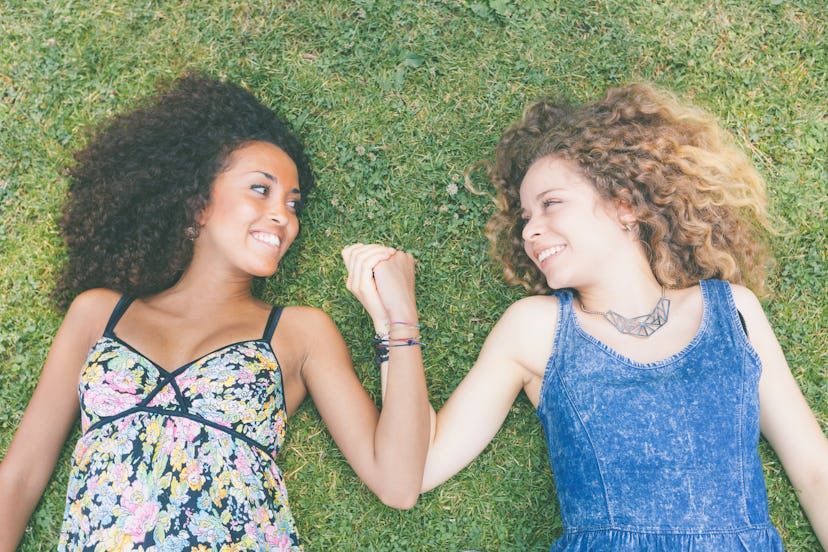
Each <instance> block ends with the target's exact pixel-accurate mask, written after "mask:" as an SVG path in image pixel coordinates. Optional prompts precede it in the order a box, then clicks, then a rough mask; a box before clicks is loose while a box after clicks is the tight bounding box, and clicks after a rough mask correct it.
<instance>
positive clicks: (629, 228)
mask: <svg viewBox="0 0 828 552" xmlns="http://www.w3.org/2000/svg"><path fill="white" fill-rule="evenodd" d="M624 232H632V226H631V225H630V224H629V223H627V224H625V225H624Z"/></svg>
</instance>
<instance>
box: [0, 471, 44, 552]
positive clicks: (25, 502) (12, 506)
mask: <svg viewBox="0 0 828 552" xmlns="http://www.w3.org/2000/svg"><path fill="white" fill-rule="evenodd" d="M31 487H32V485H31V482H30V481H27V480H25V479H23V478H22V477H18V476H15V475H13V474H11V473H9V470H8V469H4V467H3V466H2V465H0V527H2V530H0V552H14V551H15V550H16V549H17V546H18V544H19V543H20V539H21V538H22V537H23V533H24V532H25V530H26V525H27V524H28V522H29V518H30V517H31V515H32V512H33V511H34V509H35V507H36V506H37V502H38V500H39V499H40V495H41V494H42V488H41V490H40V492H38V490H37V489H32V488H31ZM41 487H42V486H41Z"/></svg>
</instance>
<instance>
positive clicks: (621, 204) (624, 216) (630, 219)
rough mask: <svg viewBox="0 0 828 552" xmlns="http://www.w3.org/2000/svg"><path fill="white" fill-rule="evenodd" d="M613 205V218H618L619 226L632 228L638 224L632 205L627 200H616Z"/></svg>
mask: <svg viewBox="0 0 828 552" xmlns="http://www.w3.org/2000/svg"><path fill="white" fill-rule="evenodd" d="M613 203H614V204H615V216H616V217H618V222H619V223H620V224H621V226H625V227H627V226H634V225H635V224H636V223H638V219H637V218H636V216H635V213H634V212H633V208H632V205H631V204H630V202H629V201H628V200H626V199H616V200H615V201H614V202H613Z"/></svg>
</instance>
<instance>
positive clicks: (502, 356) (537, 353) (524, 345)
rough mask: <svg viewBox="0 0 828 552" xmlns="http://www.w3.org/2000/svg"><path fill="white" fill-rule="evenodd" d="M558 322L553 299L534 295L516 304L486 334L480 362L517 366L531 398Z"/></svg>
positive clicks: (548, 353)
mask: <svg viewBox="0 0 828 552" xmlns="http://www.w3.org/2000/svg"><path fill="white" fill-rule="evenodd" d="M557 322H558V299H557V298H556V297H554V296H550V295H533V296H531V297H526V298H524V299H521V300H519V301H516V302H515V303H513V304H512V305H511V306H510V307H509V308H508V309H506V312H504V313H503V316H502V317H501V318H500V320H499V321H498V322H497V325H495V327H494V329H493V330H492V332H491V333H490V334H489V337H488V338H487V340H486V343H485V344H484V348H483V349H484V350H483V351H482V352H481V359H482V360H488V361H491V360H494V361H496V362H497V363H498V364H499V365H501V366H510V365H511V366H515V367H519V369H520V372H521V373H522V374H523V375H522V376H521V379H522V380H523V382H524V388H525V389H526V391H527V394H529V395H530V399H532V398H533V396H534V395H536V394H537V391H536V390H535V389H534V388H535V387H536V386H537V385H536V384H539V382H540V379H541V378H542V377H543V373H544V367H545V366H546V362H547V360H548V359H549V356H550V355H551V354H552V347H553V344H554V340H555V329H556V327H557Z"/></svg>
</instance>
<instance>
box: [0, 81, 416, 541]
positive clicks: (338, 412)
mask: <svg viewBox="0 0 828 552" xmlns="http://www.w3.org/2000/svg"><path fill="white" fill-rule="evenodd" d="M312 185H313V175H312V173H311V168H310V164H309V161H308V158H307V156H306V154H305V152H304V148H303V146H302V144H301V143H300V142H299V141H298V140H297V138H296V137H295V136H294V135H293V133H292V131H291V130H290V128H289V127H288V125H287V124H286V123H285V122H284V121H282V120H281V119H280V118H279V117H277V116H276V115H275V114H274V113H273V112H272V111H271V110H270V109H268V108H267V107H265V106H264V105H262V104H261V103H260V102H259V101H258V100H257V99H256V98H255V97H253V96H252V95H251V94H250V93H248V92H247V91H245V90H243V89H242V88H240V87H238V86H235V85H232V84H229V83H225V82H221V81H219V80H215V79H212V78H209V77H207V76H203V75H198V74H192V75H188V76H185V77H184V78H181V79H179V80H178V81H176V82H175V83H174V85H173V86H172V87H170V88H169V89H167V90H165V91H163V92H160V93H159V94H157V95H155V96H153V97H151V98H149V100H148V101H146V102H145V103H144V104H143V105H142V106H140V107H138V108H137V109H135V110H133V111H130V112H128V113H126V114H122V115H119V116H116V117H114V118H113V119H112V120H111V121H109V122H108V123H107V124H106V125H105V126H103V127H102V128H101V130H100V131H98V132H97V133H96V134H95V136H94V137H93V139H92V140H91V142H90V143H89V144H88V145H87V146H86V147H85V148H84V149H83V150H82V151H80V152H79V153H78V154H77V155H76V164H75V165H74V167H73V168H72V169H71V171H70V187H69V198H68V201H67V203H66V207H65V210H64V212H63V216H62V218H61V222H60V223H61V228H62V229H63V232H64V235H65V239H66V246H67V250H68V261H67V264H66V268H65V271H64V273H63V277H62V279H61V281H60V283H59V286H58V290H57V293H58V295H59V297H60V298H61V299H62V300H64V301H65V302H68V301H69V300H70V299H72V298H73V297H74V299H73V300H72V301H71V306H70V307H69V309H68V312H67V314H66V317H65V319H64V321H63V323H62V325H61V327H60V330H59V331H58V333H57V335H56V337H55V340H54V342H53V344H52V348H51V350H50V352H49V355H48V358H47V360H46V364H45V366H44V368H43V372H42V375H41V378H40V381H39V383H38V386H37V388H36V390H35V392H34V395H33V397H32V399H31V402H30V403H29V406H28V407H27V409H26V412H25V413H24V415H23V419H22V421H21V424H20V428H19V429H18V431H17V434H16V435H15V438H14V440H13V442H12V444H11V446H10V447H9V449H8V452H7V454H6V457H5V459H4V460H3V462H2V464H0V519H2V527H3V529H2V531H0V550H3V551H6V550H13V549H14V547H15V545H16V544H17V543H18V541H19V539H20V537H21V535H22V533H23V531H24V529H25V527H26V523H27V520H28V518H29V516H30V515H31V513H32V511H33V509H34V507H35V505H36V504H37V501H38V499H39V497H40V495H41V493H42V492H43V489H44V487H45V485H46V483H47V482H48V480H49V477H50V475H51V473H52V470H53V469H54V466H55V463H56V462H57V459H58V456H59V453H60V450H61V448H62V445H63V442H64V441H65V439H66V437H67V435H68V432H69V430H70V429H71V427H72V424H73V423H74V420H75V419H76V418H77V414H78V411H80V414H81V425H82V431H83V435H82V436H81V438H80V440H79V441H78V443H77V445H76V447H75V451H74V454H73V456H72V468H71V473H70V480H69V488H68V492H67V501H66V509H65V512H64V523H63V529H62V531H61V537H60V549H61V550H124V549H140V550H150V549H152V550H167V551H176V550H191V549H196V548H199V549H201V548H202V547H209V548H211V549H214V550H219V549H221V550H231V549H232V550H252V549H256V550H300V549H301V544H300V542H299V538H298V536H297V532H296V527H295V524H294V520H293V517H292V515H291V512H290V507H289V505H288V501H287V491H286V489H285V484H284V481H283V477H282V473H281V471H280V470H279V468H278V466H277V465H276V463H275V461H274V457H275V455H276V453H277V452H278V450H279V448H280V446H281V444H282V442H283V440H284V438H285V424H286V422H287V419H288V417H289V415H290V414H292V413H293V412H295V411H296V409H297V408H298V407H299V404H300V403H301V402H302V400H303V399H304V398H305V396H306V395H307V394H310V395H311V396H312V397H313V399H314V402H315V404H316V406H317V408H318V410H319V412H320V414H321V416H322V418H323V420H324V421H325V423H326V424H327V426H328V429H329V430H330V432H331V435H332V436H333V438H334V440H335V441H336V442H337V444H338V445H339V447H340V448H341V449H342V452H343V454H344V455H345V457H346V458H347V460H348V462H349V463H350V464H351V466H353V468H354V470H355V471H356V473H357V474H358V475H359V476H360V477H361V478H362V480H363V481H364V482H365V483H366V484H367V485H368V487H369V488H370V489H371V490H372V491H374V492H375V493H377V495H379V497H380V498H381V499H382V500H383V502H385V503H386V504H388V505H390V506H394V507H397V508H407V507H410V506H411V505H413V503H414V502H415V501H416V498H417V495H418V494H419V492H418V491H419V485H420V481H421V479H422V470H423V464H424V461H425V452H426V446H427V439H428V412H429V410H428V409H429V407H428V400H427V395H426V389H425V380H424V376H423V371H422V362H421V359H420V358H419V355H420V351H419V347H418V345H419V340H418V337H417V328H418V326H417V324H416V323H417V312H416V306H415V305H414V303H413V293H412V291H411V290H410V289H409V288H410V287H411V286H412V285H413V284H412V281H413V259H412V258H411V256H410V255H407V254H405V253H397V252H395V251H394V250H393V249H389V248H371V249H367V250H366V249H365V248H358V247H357V248H349V249H348V251H347V252H346V254H345V255H344V257H345V261H346V264H347V266H348V270H349V288H350V289H352V290H353V291H354V293H355V295H357V297H358V298H359V299H360V300H361V301H363V304H365V307H366V309H367V310H368V311H369V312H370V313H371V315H372V318H373V319H374V322H375V325H376V326H377V328H378V329H383V328H384V327H385V325H386V323H387V321H388V320H394V321H395V322H398V323H397V324H394V325H392V326H391V330H390V333H391V334H392V335H391V336H390V337H388V338H386V339H389V340H393V343H394V344H395V345H399V346H395V347H393V348H392V349H391V350H390V351H389V352H388V354H387V355H386V356H387V357H388V358H385V359H383V360H386V361H388V359H389V358H390V363H392V364H394V370H393V375H389V376H388V382H387V385H386V387H385V401H384V403H385V405H384V408H383V410H382V413H380V412H378V411H377V408H376V406H375V405H374V403H373V402H372V401H371V399H370V398H369V396H368V394H367V393H366V392H365V390H364V388H363V387H362V385H361V384H360V382H359V380H358V379H357V377H356V375H355V373H354V370H353V367H352V365H351V360H350V357H349V354H348V351H347V350H346V347H345V344H344V342H343V339H342V337H341V335H340V334H339V332H338V330H337V329H336V327H335V325H334V324H333V322H332V321H331V319H330V318H329V317H328V316H327V315H326V314H325V313H323V312H322V311H320V310H318V309H315V308H311V307H301V306H296V307H293V306H291V307H284V308H282V307H272V306H270V305H267V304H264V303H263V302H261V301H260V300H258V299H256V298H255V297H254V296H253V295H252V292H251V284H252V282H253V279H254V277H267V276H270V275H272V274H273V273H274V272H275V271H276V269H277V267H278V265H279V261H280V260H281V258H282V257H283V255H284V254H285V252H286V251H287V249H288V248H289V247H290V245H291V243H292V242H293V240H294V238H295V237H296V235H297V233H298V231H299V219H298V215H299V211H300V208H301V205H302V201H303V199H304V198H305V197H306V195H307V193H308V191H309V190H310V188H311V187H312ZM366 282H371V287H370V289H372V290H373V288H374V286H375V285H376V286H379V288H380V289H381V290H382V293H383V297H384V298H385V299H386V302H385V303H384V304H381V303H377V302H371V301H372V300H373V296H371V295H365V294H361V292H360V287H362V288H365V289H369V287H368V286H367V285H365V283H366ZM399 322H404V323H405V324H401V323H399ZM277 352H278V360H277V355H276V353H277ZM386 368H387V367H386Z"/></svg>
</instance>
